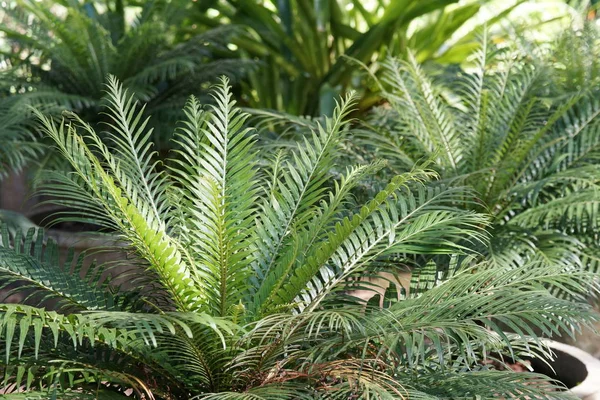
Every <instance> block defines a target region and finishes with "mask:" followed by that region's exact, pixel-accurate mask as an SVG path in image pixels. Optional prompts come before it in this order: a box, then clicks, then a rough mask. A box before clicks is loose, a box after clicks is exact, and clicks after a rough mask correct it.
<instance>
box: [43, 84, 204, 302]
mask: <svg viewBox="0 0 600 400" xmlns="http://www.w3.org/2000/svg"><path fill="white" fill-rule="evenodd" d="M113 89H114V90H115V93H113V94H114V97H116V98H120V97H121V95H120V90H119V89H118V88H117V87H113ZM129 112H130V113H131V110H130V111H129ZM38 116H39V118H40V120H41V122H42V127H43V129H44V131H45V133H46V134H48V136H50V137H51V138H52V139H53V140H54V141H55V143H56V145H57V146H58V148H59V151H60V152H61V153H62V154H63V156H64V157H65V158H66V160H67V161H68V162H69V163H70V164H71V167H72V168H73V170H74V174H73V175H74V178H71V177H70V176H67V177H65V178H57V182H56V183H54V184H53V185H52V186H50V188H49V190H48V192H49V193H51V194H52V193H54V194H57V193H60V191H61V190H63V194H67V193H68V194H70V196H69V197H70V198H71V199H74V200H75V201H76V202H80V204H85V203H86V202H87V203H88V204H89V205H88V206H87V207H85V209H86V210H88V212H89V214H88V216H86V219H87V220H90V219H92V220H94V221H95V222H97V223H98V224H99V225H101V226H102V225H105V226H107V227H109V228H114V227H116V228H117V229H119V230H120V232H121V234H122V235H123V238H124V239H126V240H129V241H130V242H132V243H133V244H134V245H135V247H136V250H137V251H138V253H139V255H140V257H142V258H143V259H145V260H146V261H148V263H149V266H150V268H152V269H153V270H154V271H156V273H157V274H158V275H159V276H160V277H161V283H163V285H164V286H165V287H166V288H167V290H168V291H169V294H170V296H171V297H172V298H173V300H174V301H175V303H176V304H177V305H178V306H179V307H181V308H182V309H183V310H187V309H196V308H197V307H198V302H199V301H200V298H201V294H200V293H199V292H198V288H197V287H194V286H193V285H192V284H191V282H192V278H191V274H190V272H189V271H188V267H187V266H186V264H185V263H184V260H183V257H182V255H181V251H180V250H179V248H178V244H177V242H176V241H175V240H174V239H172V238H171V237H170V236H169V235H168V234H167V233H166V232H165V230H164V224H163V223H162V220H160V219H158V220H157V218H158V217H159V216H160V214H155V213H154V212H155V210H156V208H155V207H154V206H155V205H157V204H161V199H160V198H158V199H157V198H156V197H154V196H164V193H162V192H161V190H163V189H164V186H163V184H162V181H161V182H160V183H158V184H157V175H156V174H154V173H149V174H148V175H140V171H144V168H145V166H148V165H152V164H150V163H151V160H150V155H147V156H146V157H145V158H137V157H134V160H133V162H137V161H138V160H139V165H140V166H141V167H140V169H137V170H136V169H131V168H122V167H121V163H120V162H119V154H117V155H113V154H112V153H111V152H110V150H109V149H108V147H106V145H104V144H103V142H102V141H101V139H100V138H99V137H98V135H97V134H96V133H95V131H94V130H93V128H92V127H91V126H89V125H87V124H85V123H83V121H81V120H79V121H78V122H79V123H81V124H83V127H84V129H85V130H86V133H87V135H88V136H87V138H89V139H90V140H91V141H92V142H93V145H94V147H95V148H96V149H97V150H98V151H99V152H100V156H101V157H102V158H103V161H104V163H106V165H107V166H108V167H109V168H110V171H111V172H112V175H111V174H109V172H107V170H106V169H105V167H104V164H103V162H101V161H100V159H99V158H98V156H97V155H96V154H94V152H92V150H91V149H90V147H89V146H88V145H87V144H86V142H85V140H84V138H83V137H82V136H81V135H80V134H78V132H77V128H76V127H75V126H73V125H72V124H69V125H68V126H65V122H64V121H62V122H61V124H60V125H58V126H57V125H56V123H55V122H54V121H52V120H51V119H49V118H47V117H45V116H43V115H41V114H39V113H38ZM138 120H139V115H138ZM116 128H117V129H123V130H120V131H118V132H115V133H114V135H115V137H119V136H117V135H120V136H121V137H123V138H127V135H128V132H130V130H126V129H125V128H128V127H121V128H119V127H116ZM147 139H148V138H147V136H146V137H145V138H144V140H146V141H145V142H144V144H143V145H142V146H145V147H144V149H145V150H147V149H148V148H149V146H150V145H149V143H148V142H147ZM126 162H127V161H126ZM152 167H154V165H152ZM55 175H58V174H55ZM140 180H143V182H140ZM134 182H135V184H134ZM140 183H141V185H142V188H141V191H140V190H138V189H137V184H140ZM155 184H156V185H157V186H155ZM140 192H141V194H140ZM144 196H149V197H150V198H151V200H150V201H149V202H146V201H144V198H145V197H144ZM68 202H69V201H67V204H68ZM95 217H96V218H95ZM130 227H134V229H130Z"/></svg>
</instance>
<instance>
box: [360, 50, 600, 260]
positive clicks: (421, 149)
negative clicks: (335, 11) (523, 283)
mask: <svg viewBox="0 0 600 400" xmlns="http://www.w3.org/2000/svg"><path fill="white" fill-rule="evenodd" d="M477 64H478V66H477V67H476V68H475V70H474V71H472V72H462V73H460V74H459V75H458V76H457V77H456V79H454V80H453V81H450V82H448V81H446V82H442V83H440V82H438V81H437V79H436V78H434V77H430V76H427V74H426V73H424V72H423V70H422V69H421V67H420V66H419V64H418V63H417V62H416V61H415V60H414V58H411V59H410V60H409V61H408V62H402V61H398V60H395V59H389V60H388V61H387V62H386V64H385V69H386V74H385V77H384V79H383V80H382V82H381V84H382V86H381V87H382V90H383V91H384V96H385V97H386V98H387V100H388V103H387V104H386V105H385V106H384V107H381V108H380V109H378V110H377V111H375V113H374V114H373V118H372V124H371V127H370V129H366V130H365V131H364V132H363V134H362V135H361V137H362V138H363V139H364V142H360V141H358V140H357V141H355V143H358V146H357V147H356V148H360V147H361V143H362V145H364V148H366V149H368V150H367V151H366V152H361V153H363V156H366V157H369V156H370V155H373V154H374V155H375V156H377V157H382V158H385V159H387V160H389V161H390V164H389V165H390V168H391V170H393V171H398V170H406V169H407V168H410V166H411V165H412V164H413V163H414V162H415V161H416V160H419V159H421V158H426V159H430V158H431V159H433V160H434V161H435V167H434V168H435V169H436V170H437V171H438V172H439V173H440V175H441V177H442V180H443V181H446V182H450V184H458V185H467V186H469V187H471V188H473V189H474V191H475V192H476V193H477V195H476V197H475V198H473V199H467V198H465V203H464V207H465V209H472V210H480V211H484V210H485V211H488V212H489V213H490V215H491V216H492V222H491V223H492V230H491V232H492V240H491V242H490V246H489V247H488V248H487V249H485V250H483V251H484V252H485V253H487V255H488V256H489V257H490V259H491V260H495V261H499V260H502V259H508V260H512V261H513V262H517V263H519V262H522V259H526V258H528V257H530V256H532V255H533V256H534V257H537V256H542V257H544V258H546V259H548V260H550V261H552V260H554V261H555V260H557V259H565V258H570V259H571V263H573V264H574V265H578V264H579V263H580V262H582V263H583V264H585V266H587V267H589V268H594V269H596V268H597V266H598V260H599V259H598V254H599V253H598V249H599V245H600V242H599V241H598V227H599V222H600V219H599V216H600V214H599V213H598V211H599V208H600V202H599V201H598V188H599V186H598V184H599V182H600V174H599V172H598V167H597V165H596V163H597V160H598V157H599V156H600V142H599V140H600V135H599V134H598V129H599V126H600V125H599V122H600V119H599V118H598V115H599V114H600V104H599V103H598V101H597V99H596V98H595V97H594V96H593V95H588V94H585V93H577V94H575V95H572V96H568V97H567V98H565V97H561V98H560V99H559V100H557V101H554V102H552V101H549V100H548V99H545V98H543V96H540V93H541V94H544V93H547V90H546V88H545V87H544V86H545V84H546V83H547V82H548V81H550V77H551V76H552V74H553V72H552V70H551V69H549V67H547V66H543V65H542V66H539V65H538V66H532V65H531V64H529V63H527V62H526V60H525V62H521V61H520V58H519V57H518V56H517V57H514V54H513V53H510V52H508V54H507V51H500V50H498V49H496V48H493V47H492V46H488V45H487V43H486V41H484V45H483V48H482V50H481V51H480V52H479V54H478V57H477ZM468 200H469V201H468ZM472 200H474V201H472Z"/></svg>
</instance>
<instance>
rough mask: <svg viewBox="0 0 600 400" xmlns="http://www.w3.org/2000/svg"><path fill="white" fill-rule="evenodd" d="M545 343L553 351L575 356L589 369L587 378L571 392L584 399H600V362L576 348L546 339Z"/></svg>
mask: <svg viewBox="0 0 600 400" xmlns="http://www.w3.org/2000/svg"><path fill="white" fill-rule="evenodd" d="M544 342H545V343H546V344H547V345H548V346H549V347H550V348H551V349H556V350H559V351H562V352H563V353H566V354H568V355H570V356H573V357H575V358H576V359H578V360H579V361H581V362H582V363H583V364H584V365H585V368H586V369H587V376H586V378H585V379H584V381H583V382H581V383H580V384H579V385H577V386H575V387H573V388H571V389H569V391H570V392H571V393H572V394H574V395H576V396H577V397H579V398H582V399H589V400H592V399H600V360H598V359H596V358H595V357H593V356H592V355H591V354H589V353H587V352H585V351H583V350H581V349H579V348H577V347H575V346H571V345H568V344H564V343H560V342H556V341H554V340H550V339H544Z"/></svg>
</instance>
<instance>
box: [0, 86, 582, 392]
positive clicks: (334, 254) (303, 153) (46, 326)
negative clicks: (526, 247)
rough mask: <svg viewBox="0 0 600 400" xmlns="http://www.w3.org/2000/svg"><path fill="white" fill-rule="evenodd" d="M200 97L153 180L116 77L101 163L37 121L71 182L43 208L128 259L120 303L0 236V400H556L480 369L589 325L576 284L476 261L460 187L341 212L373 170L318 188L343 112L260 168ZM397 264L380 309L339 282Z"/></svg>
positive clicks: (89, 144) (44, 255) (560, 276)
mask: <svg viewBox="0 0 600 400" xmlns="http://www.w3.org/2000/svg"><path fill="white" fill-rule="evenodd" d="M213 95H214V105H213V106H209V107H202V106H201V105H200V104H199V102H198V100H196V99H195V98H193V97H192V98H191V99H190V100H189V101H188V104H187V106H186V108H185V115H186V118H185V119H184V121H183V122H182V123H181V125H180V126H179V128H178V129H177V130H176V131H175V133H174V135H173V141H174V142H175V143H176V144H177V146H176V148H177V149H178V150H177V151H175V152H174V153H173V159H172V160H171V161H170V162H169V163H167V164H166V167H163V168H158V165H157V162H156V161H155V158H154V157H155V153H154V151H153V149H152V145H151V144H150V142H149V130H148V129H147V120H145V119H143V117H142V115H141V111H140V109H139V108H138V105H137V103H136V102H135V101H134V100H133V98H132V95H128V94H127V93H126V92H125V91H123V89H122V87H121V85H120V84H119V83H118V82H117V81H116V80H115V79H114V78H110V79H109V86H108V98H107V103H108V104H109V108H108V111H107V114H108V120H109V121H110V122H108V129H109V133H108V137H107V140H109V141H110V142H111V143H112V144H113V147H112V149H114V150H111V149H109V148H108V147H107V146H106V144H105V143H104V142H103V141H102V139H101V137H100V136H99V135H98V133H97V132H96V131H95V130H94V128H93V127H91V126H90V125H89V124H88V123H86V122H85V121H83V120H82V119H81V118H79V117H77V116H75V115H72V116H71V117H70V119H69V120H68V121H61V122H57V121H54V120H52V119H51V118H48V117H44V116H42V115H40V118H41V121H42V124H43V127H44V130H45V131H46V133H47V134H48V135H49V136H50V137H51V138H52V139H53V140H54V142H55V144H56V146H57V147H58V148H59V150H60V152H61V153H62V155H63V156H64V157H65V158H66V159H67V160H68V161H69V163H70V164H71V166H72V171H73V172H72V173H70V174H68V175H64V174H62V175H61V174H55V175H54V176H53V179H52V180H50V182H52V184H51V185H50V186H48V187H47V188H46V191H48V192H50V193H52V194H55V195H60V196H62V198H63V202H65V203H67V204H70V205H72V204H75V205H77V206H85V209H86V210H87V211H88V215H87V216H86V219H88V220H93V221H94V222H95V223H97V224H99V225H102V226H104V227H106V228H107V229H111V230H113V231H116V232H118V234H119V235H121V237H122V238H123V239H124V240H126V241H128V242H129V243H130V246H131V250H132V251H133V252H135V254H136V255H137V257H138V258H139V262H138V264H137V267H138V268H137V269H134V270H130V272H129V275H128V278H129V279H128V286H129V290H128V291H126V292H125V291H122V290H119V289H118V288H115V287H114V286H111V283H110V281H109V282H106V281H104V282H103V281H102V280H101V279H100V277H101V276H105V272H107V271H106V270H105V268H103V267H102V266H99V267H90V268H88V269H85V268H83V266H82V265H83V264H81V260H73V259H72V257H71V258H70V259H68V260H67V261H66V262H65V263H64V265H62V266H59V263H58V260H57V256H56V252H55V248H54V246H53V245H52V243H50V242H49V243H45V242H44V235H42V234H40V232H38V233H37V235H36V232H35V231H34V230H30V231H29V232H28V233H27V234H19V233H16V234H14V235H9V233H8V230H6V229H5V230H4V231H3V233H2V246H1V247H0V255H1V256H0V282H2V287H3V288H7V287H11V288H12V289H11V291H10V293H9V294H10V295H11V296H17V295H21V296H23V297H24V300H23V301H22V303H21V304H18V305H17V304H3V305H1V306H0V339H1V341H2V344H3V347H4V350H5V352H4V354H3V356H2V357H3V363H2V364H0V369H1V371H2V372H3V375H4V378H5V379H4V383H5V389H4V390H5V393H6V394H5V395H4V396H5V398H8V399H11V398H14V399H19V398H48V397H52V396H54V397H56V398H59V397H60V398H77V399H83V398H95V399H104V398H106V399H116V398H124V397H127V396H129V397H134V398H139V399H142V398H143V399H165V400H167V399H200V398H202V399H314V398H324V399H349V398H361V399H371V398H378V399H398V398H409V397H410V398H412V397H414V398H425V399H435V398H448V397H453V398H456V397H474V396H479V397H485V398H487V397H491V396H503V397H515V396H531V397H532V398H550V397H552V398H560V397H565V398H568V395H564V396H563V395H562V394H561V393H560V392H550V390H552V388H553V387H554V383H553V382H551V381H550V380H549V379H547V378H544V377H542V376H539V375H536V374H533V373H526V374H520V373H514V372H512V371H497V370H494V369H492V367H491V366H490V365H496V364H490V363H488V362H486V360H498V362H500V363H501V362H502V361H503V360H508V361H512V360H513V358H516V359H519V358H520V357H522V356H526V355H529V356H531V355H533V354H539V353H544V352H545V348H544V346H543V344H542V343H541V342H540V341H539V340H538V338H537V337H536V336H535V333H534V332H533V331H532V330H531V329H530V325H531V324H536V325H537V326H538V327H539V328H540V329H541V330H543V331H544V332H545V333H546V334H549V335H551V334H555V333H559V332H560V331H563V332H564V331H566V332H568V333H570V332H572V330H573V329H575V328H576V327H577V326H578V324H579V323H582V322H583V323H586V322H588V321H590V320H591V319H593V315H592V314H591V313H590V311H589V310H588V308H587V306H586V305H585V304H584V303H581V302H578V301H576V300H577V299H578V298H579V297H580V295H581V293H586V292H587V291H589V290H590V289H591V285H593V282H594V280H593V279H591V275H589V274H588V273H585V272H581V271H576V270H575V271H574V270H573V268H571V267H569V266H568V265H565V264H554V265H544V266H543V267H540V268H532V267H531V265H524V266H522V267H519V268H512V269H499V268H496V267H495V266H494V265H492V264H485V263H477V262H476V256H475V255H473V254H471V252H470V251H469V247H471V246H473V245H474V244H475V243H477V242H479V241H482V240H485V233H484V231H483V228H484V227H485V225H486V222H487V218H486V217H485V216H484V215H481V214H478V213H474V212H471V211H463V210H460V209H459V208H457V207H456V204H457V203H458V202H459V201H462V200H463V199H464V198H465V197H471V196H472V194H470V193H469V191H468V190H467V191H465V189H463V188H459V187H455V188H449V189H445V188H443V187H440V186H438V187H436V188H428V187H426V186H425V184H424V181H425V180H426V179H428V178H430V177H431V176H430V175H431V173H430V172H427V171H423V170H419V169H415V170H413V171H411V172H408V173H404V174H400V175H398V176H396V177H394V178H392V179H391V180H390V181H389V183H388V184H387V185H386V187H385V188H384V189H383V190H381V191H380V192H379V193H378V194H377V195H376V196H374V197H373V198H372V199H370V200H369V201H367V202H365V203H364V204H363V205H362V206H361V207H358V208H356V209H352V208H349V207H348V204H350V203H351V202H350V199H351V197H352V196H353V193H352V190H353V188H355V187H356V185H358V184H359V183H360V182H361V181H362V180H363V179H364V178H365V177H367V176H369V175H371V174H373V173H374V172H375V171H376V170H378V169H380V168H381V165H380V164H379V163H375V164H368V165H359V166H352V167H348V168H347V169H346V171H345V172H344V173H343V174H342V175H341V176H340V177H338V178H333V177H331V176H330V175H329V171H330V170H331V167H332V165H333V164H334V163H335V162H336V155H337V154H338V152H339V150H340V142H341V141H342V140H343V139H344V136H345V135H346V134H347V132H348V129H349V126H348V123H347V122H345V120H344V119H345V117H346V115H347V114H348V112H349V111H350V110H351V107H352V104H353V99H352V98H348V99H345V100H344V101H343V102H342V103H341V104H340V105H339V106H338V107H337V108H336V111H335V113H334V115H333V116H332V117H331V118H327V119H326V120H325V122H324V123H323V124H321V125H317V126H316V128H315V129H314V130H313V131H312V133H311V135H310V136H308V137H306V139H305V140H304V141H302V142H300V143H298V144H297V146H295V147H294V148H292V149H290V150H289V152H287V153H281V152H280V153H277V154H276V155H275V156H274V157H273V160H272V162H269V163H268V165H266V166H265V164H264V162H262V161H261V160H263V159H264V157H260V158H259V155H258V149H257V147H256V145H255V138H254V134H253V131H252V129H250V128H248V127H247V126H246V125H245V121H246V115H244V114H243V113H241V112H240V110H239V109H237V108H236V107H235V104H234V102H232V100H231V93H230V91H229V88H228V86H227V81H226V80H224V81H223V82H222V83H221V85H219V86H218V87H217V88H216V89H215V90H214V92H213ZM259 161H260V162H259ZM414 255H419V256H421V257H422V258H424V259H428V260H429V261H428V262H427V264H426V265H424V266H423V268H422V269H420V270H415V272H414V274H413V284H412V286H411V287H410V290H409V292H408V293H404V294H403V295H402V298H403V300H398V299H399V297H398V296H397V295H394V296H386V299H385V302H384V303H385V307H383V308H381V307H379V306H375V307H373V306H370V305H365V303H364V301H361V300H360V299H359V298H357V297H354V296H352V295H351V294H352V293H355V292H353V291H352V290H355V289H363V290H365V289H368V288H366V287H364V286H365V285H364V284H363V285H362V286H361V285H360V284H357V283H356V282H357V281H356V280H354V279H353V278H355V277H360V276H361V275H362V274H363V273H364V272H365V271H366V270H395V269H398V268H400V267H401V266H402V264H403V262H404V260H406V259H408V258H410V257H412V256H414ZM73 274H75V275H73ZM77 274H79V276H78V275H77ZM553 287H561V288H564V289H565V290H568V292H569V294H570V299H566V298H557V297H555V296H553V295H552V291H551V289H552V288H553ZM502 324H508V325H509V326H511V327H512V328H513V330H514V331H515V332H516V333H515V334H505V333H503V331H502V329H501V326H502ZM503 357H504V358H503ZM8 393H11V394H8ZM36 396H37V397H36Z"/></svg>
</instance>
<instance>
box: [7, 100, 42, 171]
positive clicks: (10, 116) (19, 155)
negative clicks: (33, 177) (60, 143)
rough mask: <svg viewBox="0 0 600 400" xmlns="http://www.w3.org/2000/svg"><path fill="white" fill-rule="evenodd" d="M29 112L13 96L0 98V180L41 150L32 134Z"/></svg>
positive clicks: (21, 166) (22, 165) (19, 167)
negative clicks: (0, 144)
mask: <svg viewBox="0 0 600 400" xmlns="http://www.w3.org/2000/svg"><path fill="white" fill-rule="evenodd" d="M31 114H32V112H31V111H30V110H29V109H28V108H26V107H24V105H23V104H22V103H20V102H19V101H17V99H15V98H3V99H0V126H1V128H0V141H1V142H2V146H0V180H2V178H5V177H6V175H7V174H8V173H10V172H13V171H19V170H20V169H21V168H23V167H24V166H25V164H26V163H27V162H28V161H30V160H31V159H32V158H35V157H36V156H38V155H39V154H40V152H41V147H40V145H39V144H37V143H36V140H35V137H34V135H33V124H31V118H30V115H31Z"/></svg>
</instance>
